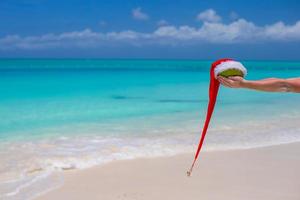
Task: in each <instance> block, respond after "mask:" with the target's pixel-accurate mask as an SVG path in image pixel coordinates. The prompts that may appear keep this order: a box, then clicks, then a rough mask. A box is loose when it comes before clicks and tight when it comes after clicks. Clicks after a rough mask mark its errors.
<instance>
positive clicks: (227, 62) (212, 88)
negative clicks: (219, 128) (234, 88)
mask: <svg viewBox="0 0 300 200" xmlns="http://www.w3.org/2000/svg"><path fill="white" fill-rule="evenodd" d="M246 74H247V70H246V68H245V67H244V66H243V65H242V63H240V62H237V61H234V60H233V59H229V58H225V59H220V60H217V61H215V62H214V63H212V65H211V68H210V84H209V102H208V107H207V113H206V119H205V123H204V127H203V130H202V135H201V138H200V141H199V145H198V148H197V151H196V154H195V158H194V161H193V164H192V166H191V168H190V170H189V171H188V172H187V175H188V176H190V175H191V173H192V170H193V167H194V165H195V162H196V160H197V158H198V155H199V153H200V150H201V147H202V145H203V142H204V138H205V135H206V131H207V128H208V125H209V122H210V118H211V116H212V113H213V111H214V107H215V104H216V100H217V95H218V90H219V86H220V83H219V81H218V80H217V79H216V78H217V76H219V75H221V76H245V75H246Z"/></svg>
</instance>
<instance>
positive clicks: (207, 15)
mask: <svg viewBox="0 0 300 200" xmlns="http://www.w3.org/2000/svg"><path fill="white" fill-rule="evenodd" d="M196 19H197V20H199V21H203V22H220V21H221V20H222V18H221V17H220V16H219V15H217V13H216V11H215V10H213V9H207V10H205V11H203V12H201V13H199V14H198V15H197V17H196Z"/></svg>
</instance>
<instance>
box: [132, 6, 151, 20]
mask: <svg viewBox="0 0 300 200" xmlns="http://www.w3.org/2000/svg"><path fill="white" fill-rule="evenodd" d="M132 17H133V18H134V19H136V20H148V19H149V16H148V15H147V14H146V13H144V12H142V9H141V8H140V7H138V8H135V9H133V10H132Z"/></svg>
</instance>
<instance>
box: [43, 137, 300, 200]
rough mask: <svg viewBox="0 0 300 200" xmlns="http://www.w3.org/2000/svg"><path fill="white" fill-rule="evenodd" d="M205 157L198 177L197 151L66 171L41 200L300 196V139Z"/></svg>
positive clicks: (283, 199) (287, 199)
mask: <svg viewBox="0 0 300 200" xmlns="http://www.w3.org/2000/svg"><path fill="white" fill-rule="evenodd" d="M201 156H202V157H200V159H199V161H198V163H197V165H196V166H195V168H194V172H193V175H192V177H187V176H186V170H187V169H188V168H189V166H190V164H191V161H192V158H193V155H192V154H185V155H178V156H173V157H164V158H153V159H136V160H129V161H116V162H112V163H109V164H106V165H103V166H100V167H94V168H91V169H87V170H73V171H66V172H65V183H64V185H63V186H62V187H61V188H58V189H56V190H53V191H51V192H49V193H47V194H45V195H43V196H40V197H39V198H38V199H41V200H50V199H51V200H52V199H56V200H59V199H72V200H75V199H103V200H121V199H124V200H125V199H128V200H129V199H130V200H135V199H136V200H160V199H162V200H166V199H172V200H184V199H187V200H194V199H195V200H196V199H197V200H199V199H203V200H269V199H270V200H277V199H278V200H299V199H300V143H294V144H288V145H278V146H272V147H265V148H257V149H250V150H235V151H223V152H208V153H203V154H202V155H201Z"/></svg>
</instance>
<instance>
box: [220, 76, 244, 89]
mask: <svg viewBox="0 0 300 200" xmlns="http://www.w3.org/2000/svg"><path fill="white" fill-rule="evenodd" d="M217 79H218V81H219V82H220V83H221V84H222V85H224V86H226V87H230V88H241V87H243V83H244V82H245V80H244V78H243V77H240V76H230V77H228V78H225V77H223V76H218V77H217Z"/></svg>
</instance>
